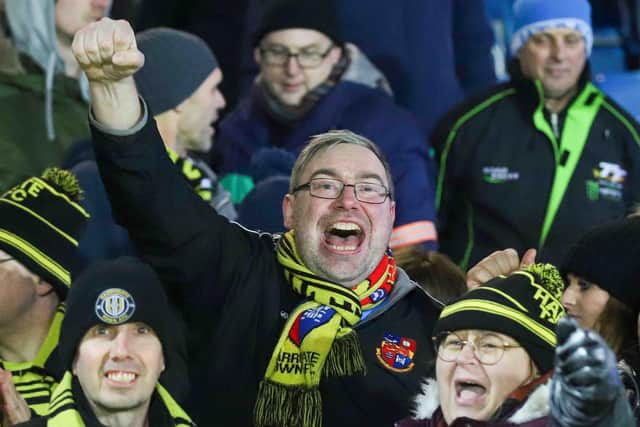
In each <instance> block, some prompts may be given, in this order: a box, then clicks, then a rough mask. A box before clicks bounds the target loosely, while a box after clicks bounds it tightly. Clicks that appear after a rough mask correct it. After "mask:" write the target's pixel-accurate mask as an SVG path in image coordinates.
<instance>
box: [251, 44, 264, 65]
mask: <svg viewBox="0 0 640 427" xmlns="http://www.w3.org/2000/svg"><path fill="white" fill-rule="evenodd" d="M253 60H254V61H256V64H258V65H260V63H261V62H262V55H261V54H260V48H259V47H255V48H253Z"/></svg>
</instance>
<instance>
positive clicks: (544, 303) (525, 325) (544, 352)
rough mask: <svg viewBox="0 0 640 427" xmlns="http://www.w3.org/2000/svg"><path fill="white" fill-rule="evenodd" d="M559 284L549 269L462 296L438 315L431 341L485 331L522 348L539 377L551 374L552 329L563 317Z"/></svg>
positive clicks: (561, 285) (509, 278)
mask: <svg viewBox="0 0 640 427" xmlns="http://www.w3.org/2000/svg"><path fill="white" fill-rule="evenodd" d="M563 288H564V283H563V281H562V278H561V277H560V273H559V272H558V270H557V269H556V268H555V267H554V266H552V265H550V264H533V265H531V266H530V267H527V268H526V269H525V270H522V271H516V272H515V273H513V274H511V275H509V276H507V277H505V276H499V277H496V278H494V279H491V280H490V281H488V282H487V283H485V284H483V285H482V286H479V287H477V288H475V289H472V290H471V291H469V292H467V293H466V294H464V295H463V296H462V297H460V298H459V299H457V300H455V301H454V302H452V303H451V304H450V305H448V306H446V307H445V308H444V309H443V310H442V312H441V313H440V319H438V322H437V323H436V326H435V329H434V335H436V336H437V335H438V334H440V333H442V332H445V331H452V332H454V331H457V330H462V329H484V330H488V331H495V332H499V333H502V334H505V335H508V336H510V337H512V338H513V339H515V340H517V341H518V342H519V343H520V345H522V346H523V347H524V349H525V350H526V351H527V353H528V354H529V356H530V357H531V359H532V360H533V362H534V363H535V364H536V366H537V367H538V369H539V370H540V372H542V373H544V372H547V371H549V370H551V369H552V368H553V357H554V351H555V347H556V332H555V329H556V324H557V323H558V320H559V319H560V318H561V317H562V316H564V314H565V313H564V308H563V307H562V304H561V303H560V298H561V296H562V291H563Z"/></svg>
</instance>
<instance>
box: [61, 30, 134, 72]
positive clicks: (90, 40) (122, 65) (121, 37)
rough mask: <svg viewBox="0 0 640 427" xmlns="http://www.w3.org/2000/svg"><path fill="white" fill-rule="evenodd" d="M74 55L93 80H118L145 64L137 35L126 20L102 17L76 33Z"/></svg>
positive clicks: (73, 47) (73, 45)
mask: <svg viewBox="0 0 640 427" xmlns="http://www.w3.org/2000/svg"><path fill="white" fill-rule="evenodd" d="M71 49H72V51H73V54H74V56H75V58H76V60H77V61H78V63H79V64H80V67H81V68H82V70H83V71H84V72H85V74H86V75H87V78H88V79H89V81H90V82H99V83H105V84H108V83H116V82H119V81H121V80H123V79H125V78H127V77H129V76H132V75H133V74H134V73H135V72H136V71H137V70H139V69H140V68H142V66H143V65H144V55H143V54H142V52H140V51H139V50H138V47H137V45H136V37H135V34H134V32H133V29H132V28H131V25H129V23H128V22H127V21H124V20H118V21H114V20H112V19H109V18H102V19H101V20H100V21H98V22H93V23H91V24H89V25H87V26H85V27H84V28H82V29H81V30H80V31H78V32H77V33H76V34H75V37H74V38H73V43H72V45H71Z"/></svg>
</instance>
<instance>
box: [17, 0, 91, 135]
mask: <svg viewBox="0 0 640 427" xmlns="http://www.w3.org/2000/svg"><path fill="white" fill-rule="evenodd" d="M5 9H6V15H7V21H8V24H9V29H10V30H11V37H12V39H13V43H14V46H15V49H16V50H17V51H18V52H19V53H21V54H24V55H27V56H28V57H29V58H31V60H32V61H33V62H34V63H35V64H37V65H38V66H39V67H40V68H42V70H43V72H44V74H45V88H44V94H45V111H44V114H45V122H46V124H47V138H48V139H49V140H50V141H53V140H54V139H55V131H54V127H53V112H52V108H53V107H52V106H53V99H52V90H53V82H54V77H55V75H56V74H59V73H64V61H63V60H62V57H61V56H60V52H59V51H58V43H57V36H56V24H55V2H54V1H52V0H5ZM79 85H80V92H81V93H82V97H83V98H84V99H85V101H87V102H88V101H89V85H88V81H87V79H86V77H85V76H84V74H83V75H82V77H81V78H80V80H79Z"/></svg>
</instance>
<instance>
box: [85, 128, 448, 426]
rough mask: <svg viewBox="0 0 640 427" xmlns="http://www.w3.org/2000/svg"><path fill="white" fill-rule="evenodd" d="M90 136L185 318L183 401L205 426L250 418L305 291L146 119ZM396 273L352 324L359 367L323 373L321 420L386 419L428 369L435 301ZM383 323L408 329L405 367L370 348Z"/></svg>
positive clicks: (137, 236)
mask: <svg viewBox="0 0 640 427" xmlns="http://www.w3.org/2000/svg"><path fill="white" fill-rule="evenodd" d="M145 122H146V119H143V121H142V123H145ZM93 137H94V142H95V149H96V159H97V162H98V165H99V168H100V172H101V175H102V177H103V180H104V183H105V187H106V188H107V191H108V192H109V196H110V198H111V202H112V206H113V210H114V213H115V216H116V219H117V220H118V222H120V223H121V224H123V225H124V226H125V227H126V228H127V229H128V231H129V233H130V235H131V237H132V239H133V241H134V242H135V244H136V245H137V246H138V248H139V249H140V253H141V254H143V256H144V258H145V259H146V260H147V261H148V262H149V263H150V264H151V265H152V266H153V267H154V268H155V269H156V271H157V272H158V273H159V275H160V277H161V278H162V279H163V281H164V282H165V283H166V285H168V290H169V293H170V295H171V296H172V299H173V300H174V301H175V302H176V303H177V306H178V307H181V309H182V312H183V315H184V317H185V319H186V321H187V324H188V326H189V329H190V332H191V336H190V346H189V349H190V367H191V380H192V381H193V395H194V399H193V402H192V403H193V404H192V405H191V407H188V408H187V412H188V413H189V414H192V415H193V418H194V421H195V422H196V423H198V424H199V425H203V426H213V425H215V426H230V427H238V426H249V425H252V423H253V407H254V403H255V399H256V394H257V389H258V384H259V382H260V380H262V379H263V377H264V373H265V371H266V368H267V364H268V362H269V360H270V358H271V355H272V353H273V350H274V347H275V345H276V342H277V340H278V338H279V336H280V333H281V331H282V329H283V326H284V324H285V318H286V317H287V316H288V313H290V312H291V310H292V309H293V308H295V307H296V306H297V305H298V304H299V303H300V302H301V301H302V300H301V297H300V296H298V295H296V294H294V293H293V292H292V291H291V289H290V287H289V286H288V285H287V283H286V281H285V279H284V275H283V270H282V267H281V266H280V264H279V263H278V261H277V259H276V255H275V250H274V249H275V238H274V236H273V235H270V234H258V233H255V232H252V231H249V230H247V229H244V228H243V227H241V226H239V225H238V224H235V223H229V222H228V221H227V220H226V219H225V218H224V217H222V216H219V215H217V214H215V213H214V212H213V210H211V209H210V208H208V207H207V205H206V204H204V203H203V202H202V201H201V200H200V199H199V198H198V196H197V195H196V194H195V193H194V192H193V190H192V189H191V188H190V187H189V186H188V185H187V184H186V182H185V181H184V179H182V178H181V177H180V176H179V175H178V174H177V172H176V171H175V168H172V167H171V163H170V161H169V159H168V157H167V154H166V151H165V150H164V147H163V146H162V142H161V140H160V136H159V134H158V132H157V129H156V127H155V126H154V125H153V121H148V122H147V123H146V125H144V127H143V128H142V129H141V130H139V131H138V132H136V133H134V134H133V135H129V136H114V135H110V134H107V133H104V132H102V131H100V130H98V129H97V127H96V126H95V124H94V127H93ZM398 277H399V278H398V281H397V283H396V286H395V287H394V292H393V293H392V294H391V296H390V298H391V301H390V303H388V304H387V305H386V306H385V308H386V311H384V312H382V310H381V311H380V312H378V313H376V314H378V316H377V317H374V316H372V317H370V318H368V319H367V320H366V322H364V323H363V324H360V325H358V326H356V331H357V333H358V336H359V339H360V343H361V345H362V349H363V353H364V357H365V361H366V365H367V375H366V376H353V377H339V378H329V379H327V380H323V381H322V382H321V384H320V389H321V394H322V399H323V406H324V411H323V414H324V423H325V425H327V426H340V425H368V426H390V425H392V424H393V422H394V421H395V420H398V419H400V418H403V417H405V416H406V415H407V414H408V413H409V405H410V399H411V397H412V396H414V395H415V394H416V393H417V392H418V390H419V385H420V380H421V377H422V376H424V375H425V373H427V371H428V370H429V369H430V365H431V364H432V362H433V360H434V351H433V349H432V345H431V339H430V338H431V331H432V328H433V326H434V323H435V321H436V319H437V317H438V312H439V309H438V308H437V307H436V305H435V304H434V300H432V299H431V298H430V297H429V296H428V295H427V294H426V293H425V292H424V291H422V290H421V289H420V288H418V287H417V286H416V285H415V284H414V283H413V282H411V281H410V280H409V279H408V277H407V276H406V274H405V273H404V272H402V271H399V275H398ZM385 334H394V335H397V336H400V337H405V338H409V339H413V340H415V341H416V344H417V348H416V351H415V354H414V355H413V365H412V366H411V369H408V370H407V371H406V372H394V371H393V370H391V369H389V367H387V366H385V363H384V362H381V361H380V360H379V359H378V357H377V355H376V350H377V349H379V348H381V346H382V344H383V340H384V336H385ZM388 349H389V347H388V346H387V347H385V350H388Z"/></svg>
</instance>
